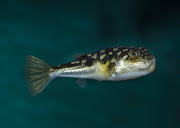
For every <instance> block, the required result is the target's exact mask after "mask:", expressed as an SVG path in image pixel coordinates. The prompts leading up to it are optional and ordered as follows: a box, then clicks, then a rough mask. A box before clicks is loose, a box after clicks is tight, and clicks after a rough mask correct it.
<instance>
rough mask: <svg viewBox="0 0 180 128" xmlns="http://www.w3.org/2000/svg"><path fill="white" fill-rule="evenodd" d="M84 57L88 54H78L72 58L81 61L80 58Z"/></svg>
mask: <svg viewBox="0 0 180 128" xmlns="http://www.w3.org/2000/svg"><path fill="white" fill-rule="evenodd" d="M84 55H86V54H76V55H74V56H73V57H72V58H73V59H79V58H81V57H83V56H84Z"/></svg>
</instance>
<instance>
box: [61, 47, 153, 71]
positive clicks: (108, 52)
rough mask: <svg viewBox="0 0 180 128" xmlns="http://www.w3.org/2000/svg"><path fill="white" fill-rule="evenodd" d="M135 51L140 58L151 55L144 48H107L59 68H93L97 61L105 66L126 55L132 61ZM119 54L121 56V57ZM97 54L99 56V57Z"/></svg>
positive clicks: (111, 65)
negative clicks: (80, 66)
mask: <svg viewBox="0 0 180 128" xmlns="http://www.w3.org/2000/svg"><path fill="white" fill-rule="evenodd" d="M134 51H135V52H137V53H138V56H141V57H144V56H149V55H150V54H149V52H148V50H147V49H146V48H144V47H114V48H107V49H103V50H100V51H96V52H93V53H88V54H84V55H81V56H79V58H77V60H74V61H72V62H69V63H66V64H63V65H60V66H58V67H57V68H63V67H73V66H79V65H82V66H92V65H93V63H94V62H96V61H99V62H101V63H102V64H105V63H106V62H107V61H110V62H111V60H112V59H115V60H119V59H121V58H123V57H124V56H125V55H128V57H127V58H128V59H131V57H130V53H131V52H134ZM118 52H119V53H121V54H120V55H119V54H118ZM89 54H91V56H89ZM95 54H97V56H96V55H95ZM93 55H95V56H93ZM83 60H84V61H85V63H83V62H84V61H83ZM110 67H112V68H113V67H114V63H113V62H111V64H110Z"/></svg>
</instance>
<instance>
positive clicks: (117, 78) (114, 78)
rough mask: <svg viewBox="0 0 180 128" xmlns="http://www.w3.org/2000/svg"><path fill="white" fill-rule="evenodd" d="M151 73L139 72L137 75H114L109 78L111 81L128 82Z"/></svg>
mask: <svg viewBox="0 0 180 128" xmlns="http://www.w3.org/2000/svg"><path fill="white" fill-rule="evenodd" d="M149 73H150V72H149V71H139V72H135V73H125V74H119V73H116V74H113V75H112V76H111V77H109V78H108V80H109V81H121V80H128V79H134V78H138V77H141V76H145V75H147V74H149Z"/></svg>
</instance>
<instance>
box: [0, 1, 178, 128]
mask: <svg viewBox="0 0 180 128" xmlns="http://www.w3.org/2000/svg"><path fill="white" fill-rule="evenodd" d="M179 7H180V6H179V3H178V2H176V1H168V0H145V1H144V0H109V1H108V0H104V1H103V0H64V1H62V0H56V1H55V0H51V1H50V0H1V1H0V60H1V63H0V128H11V127H13V128H180V93H179V91H180V75H179V73H180V68H179V65H180V61H179V59H180V57H179V55H180V53H179V50H180V49H179V48H180V47H179V46H180V9H179ZM116 46H138V47H139V46H144V47H147V48H148V49H149V51H150V53H152V54H153V55H155V56H156V60H157V68H156V70H155V71H154V72H153V73H151V74H149V75H147V76H145V77H142V78H138V79H133V80H128V81H119V82H110V81H105V82H98V81H93V80H88V83H87V86H86V87H85V88H84V89H82V88H80V87H79V86H78V85H77V83H76V82H75V79H72V78H57V79H54V80H53V81H52V82H51V83H50V84H49V85H48V86H47V88H46V89H45V90H44V91H43V92H42V93H40V94H38V95H36V96H31V95H30V93H29V91H28V89H27V85H26V82H25V81H24V64H25V58H26V56H27V55H33V56H36V57H38V58H40V59H42V60H44V61H45V62H47V63H48V64H50V65H52V66H56V65H59V64H63V63H67V62H69V61H71V60H72V56H74V55H75V54H83V53H88V52H94V51H97V50H100V49H104V48H110V47H116Z"/></svg>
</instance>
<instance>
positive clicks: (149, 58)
mask: <svg viewBox="0 0 180 128" xmlns="http://www.w3.org/2000/svg"><path fill="white" fill-rule="evenodd" d="M75 58H76V59H75V60H73V61H71V62H69V63H66V64H62V65H58V66H56V67H52V66H49V65H48V64H46V63H45V62H43V61H42V60H40V59H38V58H36V57H33V56H29V57H28V59H27V69H28V70H27V73H28V75H27V78H28V80H29V82H28V83H29V85H30V89H31V91H32V92H33V94H37V93H39V92H41V91H42V90H43V89H44V88H45V86H46V85H47V84H48V83H49V82H50V81H51V80H52V79H54V78H56V77H72V78H80V79H94V80H98V81H105V80H106V81H121V80H128V79H134V78H138V77H141V76H145V75H147V74H149V73H151V72H153V71H154V70H155V67H156V59H155V57H154V56H153V55H152V54H150V53H149V52H148V49H147V48H144V47H114V48H108V49H103V50H100V51H96V52H93V53H88V54H82V55H77V56H76V57H75ZM37 62H38V63H37ZM40 65H42V66H40ZM38 66H39V67H38ZM31 70H33V71H34V72H32V71H31ZM42 70H45V71H43V72H42ZM40 71H41V72H40ZM43 74H44V75H43ZM32 78H33V79H32Z"/></svg>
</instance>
